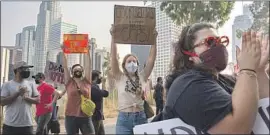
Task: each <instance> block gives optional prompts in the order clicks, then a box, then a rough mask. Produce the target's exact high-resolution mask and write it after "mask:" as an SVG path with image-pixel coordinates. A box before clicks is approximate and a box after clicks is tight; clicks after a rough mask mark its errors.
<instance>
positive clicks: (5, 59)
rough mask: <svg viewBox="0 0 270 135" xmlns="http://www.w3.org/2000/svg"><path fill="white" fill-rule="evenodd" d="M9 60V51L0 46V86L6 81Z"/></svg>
mask: <svg viewBox="0 0 270 135" xmlns="http://www.w3.org/2000/svg"><path fill="white" fill-rule="evenodd" d="M9 61H10V51H9V49H8V48H4V47H1V75H0V86H2V84H3V83H4V82H7V81H8V75H9Z"/></svg>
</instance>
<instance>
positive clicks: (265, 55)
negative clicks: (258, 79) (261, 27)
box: [259, 35, 269, 72]
mask: <svg viewBox="0 0 270 135" xmlns="http://www.w3.org/2000/svg"><path fill="white" fill-rule="evenodd" d="M259 39H260V42H261V59H260V64H259V71H260V72H263V71H264V70H265V66H266V64H267V63H268V60H269V35H264V36H262V35H260V37H259Z"/></svg>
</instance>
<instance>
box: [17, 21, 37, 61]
mask: <svg viewBox="0 0 270 135" xmlns="http://www.w3.org/2000/svg"><path fill="white" fill-rule="evenodd" d="M19 35H20V36H21V37H20V39H19V41H18V42H19V43H20V44H19V47H22V60H23V61H25V62H26V63H27V64H29V65H33V64H34V56H35V26H27V27H24V28H23V30H22V33H19ZM16 45H17V35H16ZM16 45H15V46H16Z"/></svg>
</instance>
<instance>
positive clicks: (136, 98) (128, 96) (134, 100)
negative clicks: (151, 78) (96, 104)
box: [116, 72, 145, 111]
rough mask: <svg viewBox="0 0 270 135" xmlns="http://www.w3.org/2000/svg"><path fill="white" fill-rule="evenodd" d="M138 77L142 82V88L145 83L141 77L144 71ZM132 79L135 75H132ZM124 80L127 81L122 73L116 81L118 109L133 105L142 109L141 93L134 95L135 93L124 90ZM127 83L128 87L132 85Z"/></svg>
mask: <svg viewBox="0 0 270 135" xmlns="http://www.w3.org/2000/svg"><path fill="white" fill-rule="evenodd" d="M139 77H140V82H141V84H142V89H143V86H144V84H145V81H144V79H143V78H144V73H143V72H141V73H140V74H139ZM132 79H133V80H135V77H133V78H132ZM126 81H128V78H127V76H125V75H124V74H123V75H122V76H121V77H120V79H119V80H117V81H116V89H117V90H118V110H119V111H121V110H123V109H127V108H130V107H135V106H137V107H140V108H142V110H143V104H144V101H143V100H142V97H141V95H136V94H133V93H131V92H128V91H126V90H125V88H126ZM129 85H130V87H132V84H129ZM130 87H129V88H130Z"/></svg>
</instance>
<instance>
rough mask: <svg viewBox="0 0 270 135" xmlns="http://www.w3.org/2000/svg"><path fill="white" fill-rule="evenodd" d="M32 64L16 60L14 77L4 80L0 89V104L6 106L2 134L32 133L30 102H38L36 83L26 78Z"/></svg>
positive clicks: (29, 134)
mask: <svg viewBox="0 0 270 135" xmlns="http://www.w3.org/2000/svg"><path fill="white" fill-rule="evenodd" d="M29 68H33V66H30V65H27V64H26V62H23V61H20V62H16V63H15V64H14V66H13V69H14V73H15V78H14V79H13V80H10V81H8V82H5V83H4V84H3V86H2V89H1V105H2V106H6V108H5V114H4V117H5V119H4V124H3V131H2V134H20V135H22V134H26V135H32V134H33V115H32V104H38V103H39V100H40V98H39V94H38V91H37V89H36V85H35V84H34V83H32V82H30V81H28V80H26V79H27V78H28V77H29V76H30V69H29Z"/></svg>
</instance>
